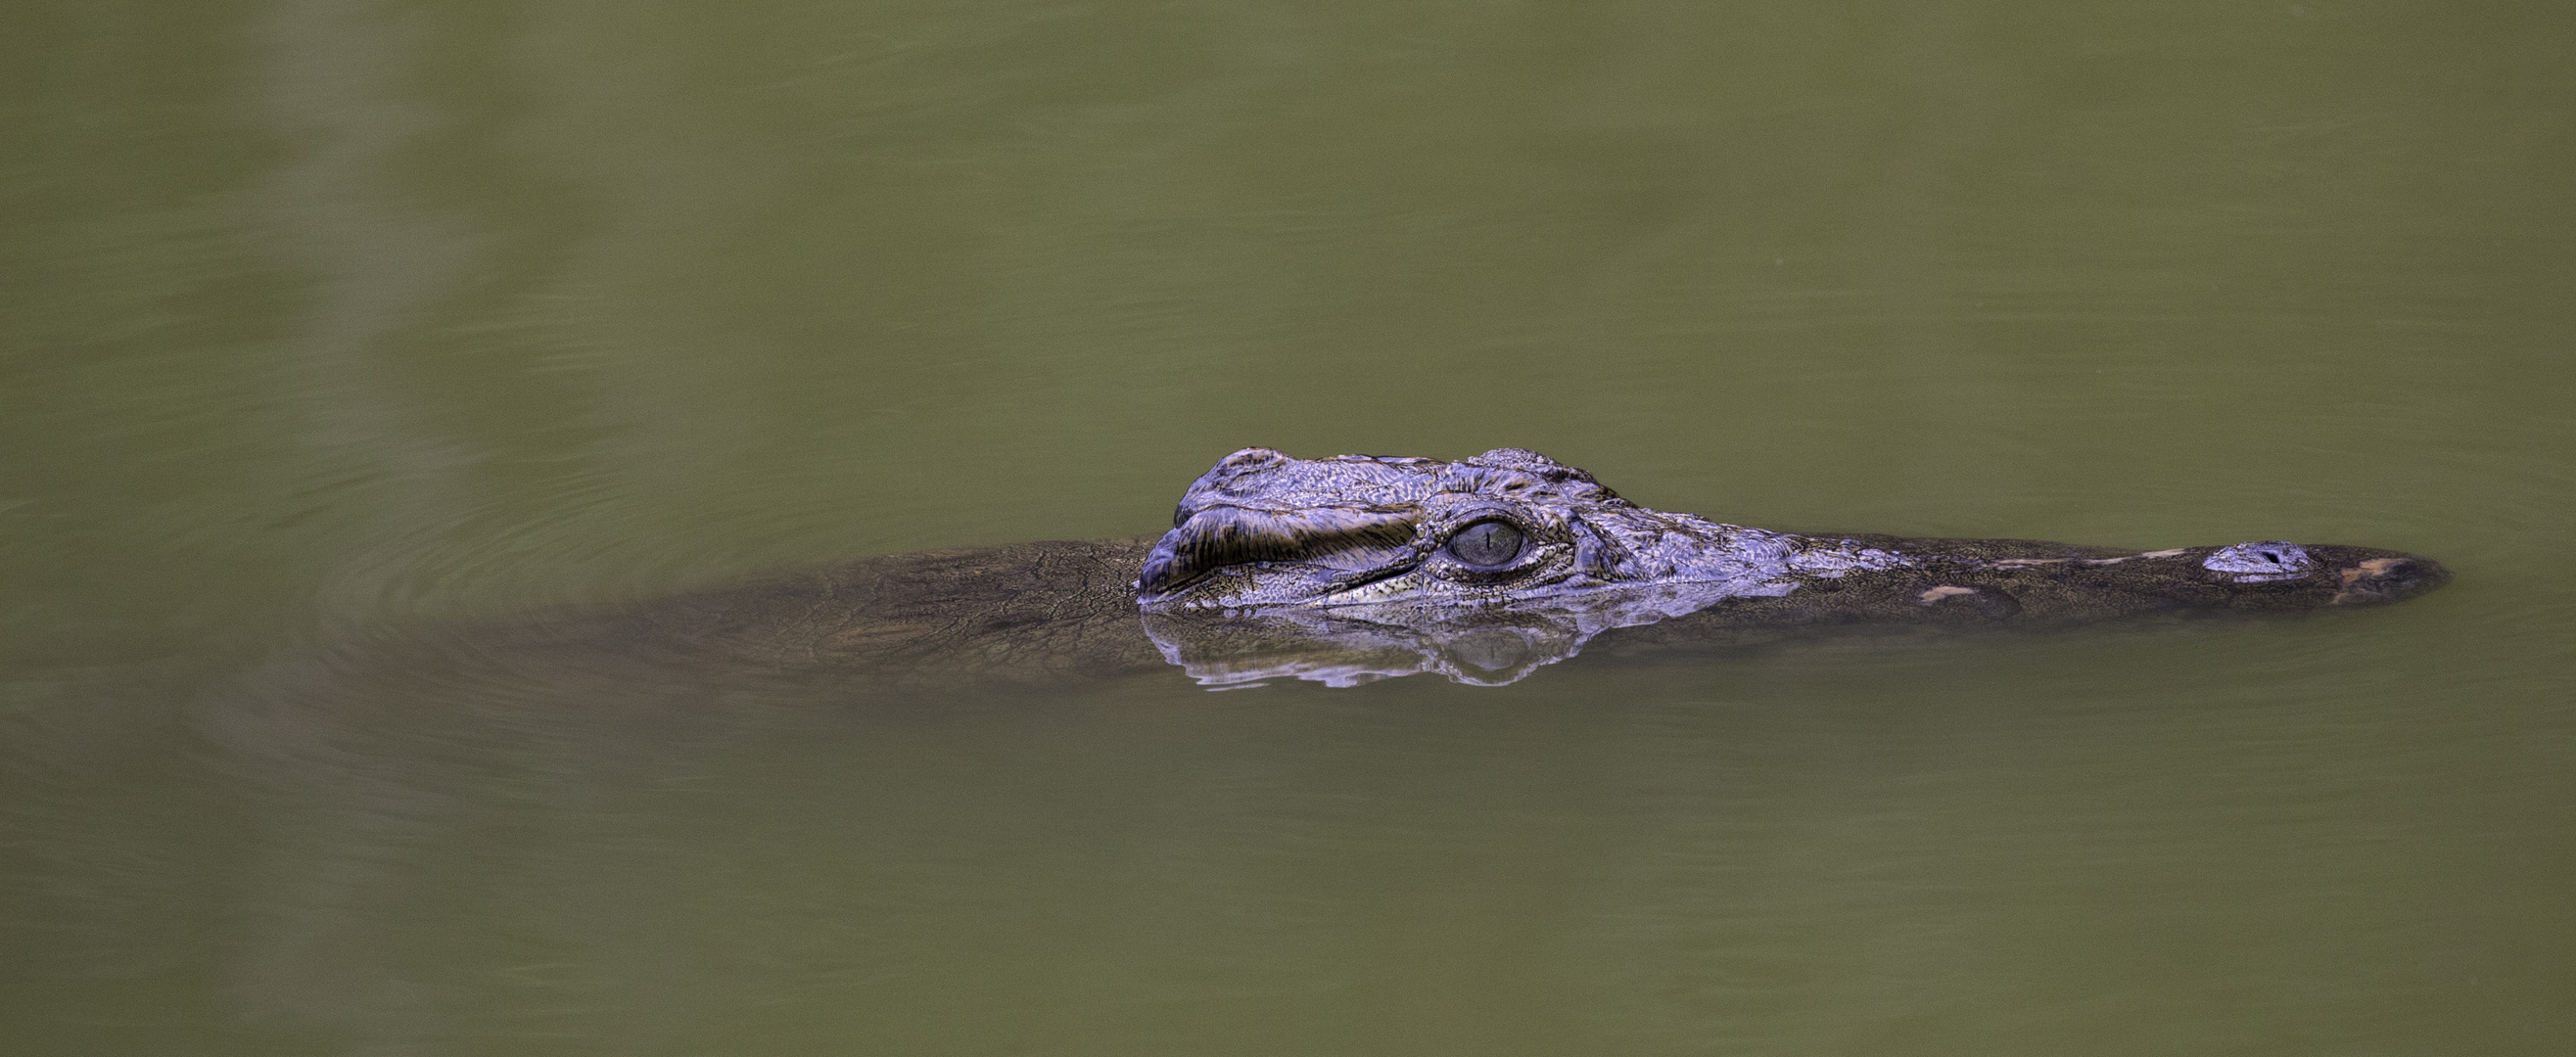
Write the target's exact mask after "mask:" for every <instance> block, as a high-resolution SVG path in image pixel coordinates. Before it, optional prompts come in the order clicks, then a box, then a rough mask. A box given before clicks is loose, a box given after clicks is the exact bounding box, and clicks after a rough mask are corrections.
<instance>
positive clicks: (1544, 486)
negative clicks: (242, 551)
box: [511, 448, 2449, 687]
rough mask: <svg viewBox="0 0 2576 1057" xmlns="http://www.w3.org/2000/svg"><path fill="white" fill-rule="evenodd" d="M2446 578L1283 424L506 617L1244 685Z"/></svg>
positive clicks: (2370, 590)
mask: <svg viewBox="0 0 2576 1057" xmlns="http://www.w3.org/2000/svg"><path fill="white" fill-rule="evenodd" d="M2448 577H2449V574H2448V573H2447V572H2445V571H2444V570H2443V569H2442V568H2441V567H2440V566H2439V565H2437V564H2435V563H2433V562H2432V561H2430V560H2428V559H2424V558H2420V557H2417V556H2414V555H2410V554H2404V553H2400V552H2397V551H2387V550H2376V549H2371V548H2365V547H2346V546H2327V545H2305V546H2302V545H2298V544H2292V543H2286V542H2253V543H2239V544H2233V545H2229V546H2224V547H2184V548H2176V549H2171V550H2157V551H2131V550H2121V549H2117V548H2109V547H2086V546H2076V545H2072V544H2063V543H2041V542H2033V541H2028V540H1976V539H1900V538H1895V537H1888V536H1869V535H1799V534H1793V533H1783V532H1772V531H1767V530H1763V529H1754V528H1746V527H1743V526H1739V525H1728V524H1723V523H1720V522H1715V521H1710V520H1708V519H1706V518H1701V517H1697V516H1694V515H1690V514H1670V513H1663V512H1659V511H1654V510H1648V509H1646V508H1644V507H1640V506H1637V505H1636V504H1634V503H1630V502H1628V501H1627V500H1624V499H1621V498H1619V496H1618V495H1617V493H1614V492H1612V491H1611V490H1610V489H1608V488H1606V487H1603V486H1602V485H1601V484H1600V483H1599V482H1597V481H1595V480H1593V478H1592V476H1591V475H1590V474H1588V473H1585V472H1583V471H1582V470H1578V469H1575V468H1573V467H1569V466H1564V465H1560V464H1558V463H1556V462H1554V461H1551V460H1549V459H1547V458H1546V457H1545V456H1541V455H1538V454H1536V453H1534V452H1528V451H1523V450H1520V449H1516V448H1504V449H1499V450H1496V451H1490V452H1486V453H1485V454H1483V455H1479V456H1476V457H1474V458H1470V459H1463V460H1459V461H1456V462H1441V461H1436V460H1431V459H1401V458H1377V457H1371V456H1340V457H1335V458H1328V459H1294V458H1290V457H1288V456H1286V455H1282V454H1280V453H1279V452H1276V451H1272V450H1270V449H1267V448H1247V449H1244V450H1242V451H1238V452H1236V453H1234V454H1232V455H1229V456H1227V457H1226V458H1225V459H1224V460H1222V461H1220V462H1219V463H1217V465H1216V466H1215V467H1214V468H1213V469H1211V470H1209V471H1208V472H1207V473H1206V474H1205V475H1203V476H1201V477H1200V478H1199V480H1198V481H1197V482H1196V483H1194V484H1192V485H1191V486H1190V488H1189V490H1188V492H1187V493H1186V494H1185V495H1184V496H1183V497H1182V499H1181V503H1180V506H1179V508H1178V509H1177V510H1176V511H1175V512H1174V516H1173V528H1172V530H1171V531H1170V532H1167V533H1165V534H1164V535H1163V536H1162V537H1161V538H1160V539H1159V540H1152V541H1148V540H1143V539H1128V540H1100V541H1057V542H1046V543H1027V544H1017V545H1013V546H1008V547H995V548H984V549H975V550H951V551H933V552H928V553H923V554H913V555H900V556H895V557H888V558H876V559H870V560H867V561H860V562H854V563H851V564H848V565H844V566H840V567H837V568H833V569H826V570H822V571H819V572H814V573H809V574H805V575H801V576H797V577H793V578H790V579H785V580H780V581H775V582H771V583H765V584H756V585H752V586H748V587H740V588H730V589H723V590H715V591H706V592H699V593H695V594H689V595H681V596H677V597H673V598H668V599H664V600H661V601H659V602H655V603H650V604H647V605H645V606H642V607H639V608H636V609H632V610H628V611H625V612H623V613H621V614H619V615H617V616H616V617H614V618H613V619H610V620H607V621H605V622H602V621H599V620H596V619H593V618H591V617H588V616H581V617H576V618H571V619H557V618H546V617H539V618H533V619H531V620H530V621H527V622H523V623H521V624H520V625H518V626H517V629H516V630H515V631H513V632H512V633H511V634H512V636H513V637H514V638H516V639H518V640H519V641H520V642H521V643H522V645H524V644H526V643H528V642H532V641H536V640H547V641H556V642H561V643H564V644H567V645H570V646H573V647H575V648H577V649H579V648H589V647H591V646H597V645H609V646H612V647H614V648H615V649H617V650H618V651H619V652H621V653H623V654H625V655H627V656H629V657H636V658H650V659H654V660H655V661H657V662H677V663H680V664H684V665H696V666H707V665H709V664H711V663H721V662H731V663H732V664H733V666H734V667H736V668H737V669H740V668H741V667H742V666H744V665H746V664H747V665H748V666H750V667H751V668H753V669H758V670H768V671H824V672H832V673H839V674H845V675H854V676H864V677H866V678H870V679H873V680H878V681H885V680H892V681H895V682H899V683H912V684H926V683H942V682H948V683H955V682H993V681H1005V682H1008V681H1018V682H1038V683H1043V682H1052V681H1058V680H1062V679H1067V678H1073V677H1077V676H1089V675H1102V674H1114V673H1117V672H1121V671H1134V670H1139V669H1147V668H1157V667H1161V666H1163V665H1166V664H1168V665H1175V666H1179V667H1181V668H1182V669H1184V670H1185V671H1186V672H1187V673H1188V674H1189V675H1190V676H1192V677H1193V678H1196V679H1197V680H1199V681H1200V682H1201V683H1203V684H1206V685H1210V686H1216V687H1228V686H1239V685H1248V684H1257V683H1259V682H1261V681H1263V680H1268V679H1277V678H1296V679H1308V680H1314V681H1319V682H1324V683H1327V684H1331V685H1350V684H1353V683H1360V682H1366V681H1369V680H1372V679H1379V678H1386V677H1389V676H1396V675H1406V674H1412V673H1417V672H1437V673H1440V674H1443V675H1446V676H1448V677H1449V678H1451V679H1453V680H1457V681H1460V682H1468V683H1483V684H1492V683H1507V682H1511V681H1514V680H1517V679H1520V678H1522V677H1524V676H1526V675H1528V674H1529V673H1530V672H1532V671H1534V670H1536V669H1537V668H1539V667H1541V666H1544V665H1547V664H1551V663H1554V662H1556V661H1559V660H1563V659H1565V658H1567V657H1571V656H1574V655H1575V654H1576V653H1577V652H1580V651H1583V650H1584V649H1586V648H1587V645H1588V644H1592V643H1593V642H1594V640H1596V639H1601V638H1602V637H1603V636H1610V637H1609V638H1608V639H1607V640H1605V642H1604V645H1603V646H1601V647H1594V648H1596V649H1598V648H1611V649H1614V650H1617V651H1620V652H1632V651H1636V650H1642V649H1662V648H1669V647H1688V646H1694V645H1697V646H1705V645H1708V644H1712V643H1714V644H1726V643H1730V642H1742V641H1748V640H1753V639H1759V638H1763V637H1768V636H1773V635H1776V634H1778V633H1780V632H1781V631H1782V630H1783V629H1813V628H1818V627H1827V626H1850V625H1867V626H1873V627H1888V626H1916V627H1934V628H1937V627H1944V626H1953V627H1960V626H1978V627H2016V626H2018V627H2057V626H2066V625H2073V624H2080V623H2087V622H2093V621H2101V620H2109V619H2116V618H2122V617H2132V616H2137V615H2141V614H2149V613H2165V612H2184V611H2240V612H2260V611H2294V610H2311V609H2323V608H2349V607H2356V606H2366V605H2375V604H2380V603H2385V602H2391V601H2396V600H2399V599H2403V598H2407V597H2411V596H2413V595H2416V594H2420V593H2422V592H2424V591H2427V590H2430V589H2432V588H2434V587H2438V586H2440V585H2441V584H2442V583H2443V582H2444V581H2446V580H2447V579H2448Z"/></svg>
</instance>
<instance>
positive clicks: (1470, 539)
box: [1449, 521, 1521, 567]
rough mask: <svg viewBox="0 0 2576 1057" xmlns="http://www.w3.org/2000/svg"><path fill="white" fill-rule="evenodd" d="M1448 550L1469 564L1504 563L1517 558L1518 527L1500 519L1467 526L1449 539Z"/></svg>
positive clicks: (1519, 539)
mask: <svg viewBox="0 0 2576 1057" xmlns="http://www.w3.org/2000/svg"><path fill="white" fill-rule="evenodd" d="M1449 553H1451V554H1454V555H1457V556H1458V560H1459V561H1462V562H1465V563H1467V564H1469V565H1480V566H1486V567H1492V566H1496V565H1507V564H1510V563H1511V560H1512V559H1514V558H1517V557H1520V553H1521V530H1519V529H1516V528H1513V527H1511V526H1510V525H1506V524H1504V523H1502V522H1500V521H1487V522H1482V523H1480V524H1475V525H1469V526H1467V528H1466V530H1465V531H1463V532H1460V533H1458V535H1457V536H1455V537H1453V538H1451V539H1450V541H1449Z"/></svg>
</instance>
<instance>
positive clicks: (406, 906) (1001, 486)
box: [0, 0, 2576, 1055]
mask: <svg viewBox="0 0 2576 1057" xmlns="http://www.w3.org/2000/svg"><path fill="white" fill-rule="evenodd" d="M0 231H5V233H6V234H5V237H0V949H5V950H6V951H7V952H8V953H7V954H6V955H5V957H0V1051H6V1052H23V1053H30V1054H35V1053H45V1054H77V1053H103V1054H104V1053H142V1052H153V1053H242V1054H253V1053H257V1054H277V1053H370V1054H374V1053H387V1054H391V1053H475V1054H494V1053H513V1054H516V1053H529V1054H536V1053H566V1054H572V1053H651V1054H663V1053H668V1054H702V1053H742V1054H752V1053H762V1054H767V1053H785V1052H867V1053H921V1054H940V1053H956V1054H1003V1053H1011V1054H1119V1055H1132V1054H1157V1053H1171V1054H1235V1053H1279V1054H1322V1053H1333V1054H1341V1053H1353V1054H1360V1053H1365V1054H1403V1055H1418V1054H1451V1053H1455V1054H1478V1055H1491V1054H1524V1053H1525V1054H1569V1053H1620V1054H1667V1053H1670V1054H1683V1053H1692V1054H1697V1053H1728V1054H1733V1053H1782V1054H1810V1053H1814V1054H1840V1053H1851V1054H1863V1053H1866V1054H1914V1053H1923V1054H1935V1053H1939V1054H1948V1053H1974V1054H2065V1053H2085V1054H2175V1053H2189V1054H2229V1053H2244V1054H2265V1055H2284V1054H2335V1055H2350V1054H2434V1053H2443V1054H2449V1053H2482V1054H2507V1053H2513V1054H2519V1053H2532V1054H2540V1053H2563V1052H2568V1051H2569V1050H2570V1049H2571V1048H2576V1002H2571V1001H2570V997H2571V995H2576V895H2571V893H2576V884H2571V883H2570V878H2571V877H2576V766H2571V764H2576V712H2572V711H2571V690H2576V667H2571V661H2576V656H2571V654H2576V607H2571V604H2570V602H2569V599H2570V597H2571V591H2576V575H2571V573H2570V571H2569V568H2568V562H2567V556H2568V554H2569V549H2568V548H2569V532H2568V528H2567V526H2568V525H2569V524H2570V522H2571V515H2576V426H2571V414H2570V412H2571V409H2576V367H2571V362H2570V352H2571V343H2576V296H2571V291H2572V290H2576V14H2571V12H2570V10H2569V9H2568V8H2566V7H2565V5H2563V4H2551V3H2529V2H2525V3H2483V4H2481V3H2453V4H2441V3H2429V2H2424V3H2411V2H2399V0H2385V2H2367V0H2350V2H2339V0H2310V2H2301V3H2230V4H2217V3H2175V4H2111V3H2030V2H1994V3H1871V2H1858V0H1853V2H1815V3H1790V2H1777V0H1774V2H1743V3H1671V2H1665V3H1625V4H1622V3H1519V4H1509V3H1490V4H1448V3H1438V2H1426V0H1381V2H1376V3H1344V2H1314V3H1293V2H1285V3H1207V4H1195V5H1159V4H1146V3H1133V2H1119V0H1113V2H1103V3H1091V4H1074V3H1011V2H991V3H980V4H976V3H932V2H883V3H878V2H853V3H841V4H803V3H780V2H772V0H748V2H745V3H737V4H730V5H687V4H668V3H655V2H644V3H623V4H604V3H583V2H579V0H515V2H498V0H494V2H462V0H437V2H421V3H393V2H365V0H281V2H278V3H272V4H266V5H250V4H241V3H232V2H226V0H213V2H204V3H190V4H180V3H171V2H166V0H165V2H162V3H157V4H152V3H127V2H118V0H96V2H88V3H78V4H74V3H21V4H17V5H13V6H10V7H8V8H6V9H5V10H0ZM1248 444H1266V445H1270V446H1273V447H1278V448H1281V449H1284V450H1287V451H1289V452H1291V453H1294V454H1299V455H1308V456H1313V455H1327V454H1335V453H1341V452H1366V453H1375V454H1402V455H1427V456H1436V457H1450V458H1454V457H1459V456H1464V455H1468V454H1472V453H1475V452H1477V451H1481V450H1484V449H1486V448H1490V447H1497V446H1503V445H1515V446H1521V447H1528V448H1533V449H1536V450H1539V451H1542V452H1545V453H1547V454H1549V455H1551V456H1553V457H1556V458H1558V459H1560V460H1563V461H1566V462H1569V463H1572V464H1575V465H1580V466H1584V467H1587V468H1589V469H1591V470H1592V471H1594V472H1595V473H1596V474H1598V475H1599V476H1600V477H1601V479H1602V480H1603V481H1605V482H1606V483H1609V484H1611V485H1612V486H1614V487H1616V488H1618V489H1620V490H1621V491H1622V492H1623V493H1625V494H1627V495H1629V496H1630V497H1631V498H1635V499H1637V500H1639V501H1641V502H1643V503H1646V504H1647V505H1650V506H1655V507H1659V508H1663V509H1674V510H1687V511H1693V512H1697V513H1702V514H1707V515H1709V516H1713V517H1717V518H1720V519H1722V520H1729V521H1737V522H1742V523H1748V524H1756V525H1762V526H1765V527H1772V528H1784V529H1811V530H1831V529H1841V530H1853V531H1876V532H1890V533H1903V534H1914V535H1935V534H1939V535H1959V536H2021V537H2035V538H2047V539H2065V540H2074V541H2081V542H2088V543H2102V544H2116V545H2127V546H2138V547H2157V546H2171V545H2183V544H2203V543H2225V542H2233V541H2238V540H2248V539H2293V540H2306V541H2314V542H2349V543H2360V544H2368V545H2376V546H2387V547H2399V548H2405V549H2409V550H2414V551H2418V552H2421V553H2425V554H2429V555H2432V556H2435V557H2437V558H2439V559H2441V560H2443V561H2444V562H2446V563H2448V564H2450V565H2451V566H2452V567H2453V568H2454V569H2455V570H2456V571H2457V572H2458V574H2459V576H2458V580H2457V582H2456V583H2455V584H2454V585H2453V586H2451V587H2450V588H2448V589H2446V590H2444V591H2443V592H2441V593H2438V594H2436V595H2433V596H2430V597H2428V598H2426V599H2423V600H2421V601H2419V602H2414V603H2410V604H2408V605H2406V606H2403V607H2398V608H2395V609H2390V610H2382V611H2374V612H2368V613H2357V614H2330V615H2327V616H2324V617H2320V618H2317V619H2312V620H2304V621H2292V622H2276V623H2254V624H2242V625H2227V626H2215V627H2207V628H2195V629H2189V630H2184V631H2174V630H2159V631H2138V630H2131V631H2122V630H2106V631H2102V632H2098V633H2090V634H2086V635H2081V636H2066V637H2055V638H2048V639H2040V640H2032V641H1999V642H1997V641H1977V642H1963V643H1960V644H1958V645H1957V646H1956V647H1955V648H1943V647H1935V648H1917V649H1906V650H1894V651H1889V650H1873V649H1863V648H1856V647H1832V646H1821V647H1813V648H1805V649H1798V648H1784V649H1780V650H1776V651H1769V652H1756V653H1755V654H1753V655H1750V656H1746V657H1743V658H1738V659H1734V660H1729V661H1726V662H1723V663H1705V664H1693V665H1664V666H1644V667H1619V666H1612V665H1605V664H1597V663H1593V664H1587V663H1585V660H1584V659H1578V660H1577V661H1574V662H1570V663H1568V664H1565V665H1560V666H1558V667H1555V668H1550V669H1545V670H1542V671H1540V672H1539V673H1538V674H1537V675H1536V676H1535V677H1533V678H1532V679H1530V680H1528V681H1526V682H1524V683H1522V684H1519V685H1515V686H1512V687H1506V688H1501V689H1475V688H1468V687H1460V686H1452V685H1448V684H1445V683H1439V682H1435V681H1431V680H1429V679H1427V678H1420V677H1417V678H1414V679H1407V680H1399V681H1394V682H1388V683H1382V684H1377V685H1374V686H1369V687H1363V688H1359V689H1355V690H1349V691H1328V690H1323V689H1320V688H1314V687H1306V686H1295V687H1274V688H1270V689H1264V690H1258V691H1254V692H1250V693H1229V694H1222V695H1208V694H1203V693H1200V692H1198V691H1197V690H1196V689H1195V688H1193V687H1191V686H1189V685H1188V683H1187V681H1186V680H1185V679H1183V678H1182V677H1181V676H1180V675H1179V674H1178V673H1177V672H1174V673H1170V674H1169V676H1168V678H1164V679H1158V680H1148V681H1143V682H1139V683H1135V684H1127V685H1120V686H1116V687H1111V688H1106V689H1094V690H1085V691H1081V692H1064V693H1054V694H1046V693H1039V694H1017V695H1006V696H994V697H989V698H984V699H964V700H951V699H940V700H915V701H894V702H888V701H854V700H845V699H831V698H817V699H804V700H799V699H793V698H763V699H758V700H725V701H709V702H707V703H706V705H707V707H706V708H705V710H704V711H703V712H700V713H697V714H694V715H690V716H684V717H673V716H670V715H667V714H658V713H657V714H655V715H653V716H650V717H642V716H638V717H619V716H615V715H603V714H599V713H598V712H596V711H587V712H576V710H571V709H563V710H553V709H549V708H548V706H547V702H548V697H547V688H544V687H514V686H470V685H458V686H455V687H452V688H447V689H449V690H452V697H451V700H452V702H453V707H452V708H440V707H435V706H432V707H428V708H418V707H414V708H412V709H411V710H410V711H404V712H400V713H399V714H393V715H390V717H389V713H388V712H387V710H386V709H385V707H384V706H383V704H382V703H381V702H370V701H364V700H345V701H338V702H334V701H328V700H322V701H318V702H317V700H316V699H315V698H314V697H313V695H311V694H301V695H299V694H298V693H297V692H296V691H295V690H294V687H295V685H297V684H296V683H295V680H296V679H297V677H298V673H299V672H300V671H303V670H305V669H303V668H300V667H299V665H301V664H304V663H306V662H305V661H302V660H299V658H310V657H313V656H316V655H323V656H327V655H329V654H330V651H332V650H334V649H337V648H339V646H338V645H337V644H341V643H346V642H349V641H352V640H370V639H392V638H399V637H401V636H404V635H411V634H430V633H434V629H436V628H440V627H445V626H452V625H455V624H458V623H462V622H467V621H472V620H475V619H478V618H483V617H490V616H497V615H501V614H506V613H511V612H515V611H518V610H522V609H526V608H528V607H531V606H538V605H545V604H553V603H562V602H615V601H618V600H623V599H632V598H642V597H649V596H651V595H654V594H658V593H661V592H665V591H669V590H672V589H676V588H679V587H684V586H690V585H697V584H703V583H708V582H713V581H719V580H723V579H726V578H729V577H735V576H741V575H746V574H751V573H756V572H759V571H762V570H769V569H777V568H785V567H793V566H797V565H802V564H811V563H817V562H825V561H830V560H834V559H838V558H846V557H853V556H860V555H867V554H878V553H888V552H896V551H902V550H906V549H914V548H921V547H930V546H945V545H954V544H965V543H977V542H1002V541H1011V540H1023V539H1034V538H1050V537H1084V536H1098V535H1111V534H1126V533H1133V532H1141V531H1151V530H1153V529H1155V528H1157V527H1158V526H1159V525H1160V524H1161V523H1162V522H1163V521H1164V519H1165V518H1166V517H1167V516H1168V511H1169V508H1170V503H1171V502H1172V501H1173V500H1174V499H1175V498H1176V497H1177V496H1178V495H1179V492H1180V490H1181V488H1182V487H1183V486H1184V485H1186V484H1187V482H1188V481H1189V480H1190V479H1191V478H1192V477H1193V476H1195V475H1196V474H1197V473H1199V472H1200V471H1201V470H1203V469H1205V468H1206V466H1207V465H1208V464H1209V463H1211V462H1213V461H1214V460H1215V459H1216V458H1218V457H1219V456H1221V455H1223V454H1224V453H1226V452H1227V451H1230V450H1232V449H1234V448H1237V447H1240V446H1244V445H1248ZM431 685H433V687H435V686H436V684H435V683H433V684H431ZM419 696H420V697H424V698H428V699H433V700H434V699H436V697H437V694H436V693H431V694H425V695H419ZM407 700H412V699H407ZM286 701H293V702H295V703H296V704H295V707H292V708H289V707H285V706H283V705H281V704H280V703H281V702H286Z"/></svg>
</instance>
